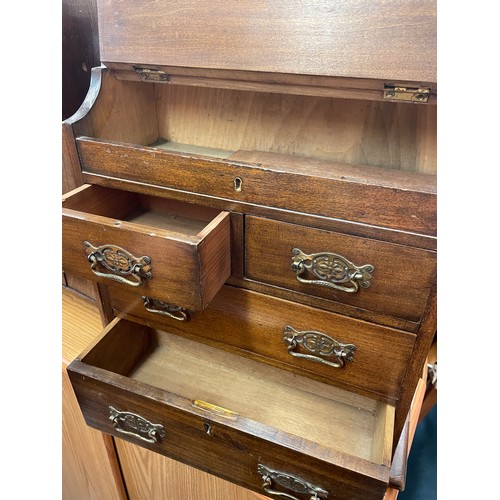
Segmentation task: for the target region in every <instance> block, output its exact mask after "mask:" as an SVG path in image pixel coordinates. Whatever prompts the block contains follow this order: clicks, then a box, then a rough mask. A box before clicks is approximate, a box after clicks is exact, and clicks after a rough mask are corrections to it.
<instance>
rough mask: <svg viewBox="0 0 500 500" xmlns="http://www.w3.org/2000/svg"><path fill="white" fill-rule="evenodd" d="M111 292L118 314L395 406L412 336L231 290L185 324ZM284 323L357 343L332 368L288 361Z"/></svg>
mask: <svg viewBox="0 0 500 500" xmlns="http://www.w3.org/2000/svg"><path fill="white" fill-rule="evenodd" d="M109 294H110V299H111V304H112V305H113V307H114V309H115V312H116V314H117V315H119V316H120V317H126V318H128V319H131V320H136V321H138V322H140V323H144V324H147V325H149V326H151V327H154V328H158V329H165V330H166V331H168V332H171V333H176V334H178V335H182V336H186V337H187V338H190V339H192V340H198V341H201V342H206V343H208V344H209V345H213V346H215V347H218V348H220V349H224V350H227V351H229V352H234V353H237V354H241V355H243V356H245V357H249V358H252V359H256V360H258V361H260V362H263V363H267V364H270V365H271V366H276V367H278V368H281V369H285V370H288V371H291V372H294V373H297V374H302V375H305V376H308V377H315V378H316V379H318V380H320V381H322V382H325V383H328V384H332V385H336V386H337V387H341V388H344V389H348V390H350V391H353V392H357V393H360V394H363V395H370V397H373V398H376V399H380V400H383V401H388V400H389V401H390V400H392V401H393V402H395V401H396V400H397V398H398V397H399V394H400V391H401V380H402V378H403V376H404V374H405V372H406V369H407V365H408V363H409V361H410V357H411V354H412V349H413V344H414V341H415V336H414V335H412V334H408V333H405V332H402V331H399V330H395V329H392V328H384V327H380V326H377V325H374V324H373V323H367V322H364V321H357V320H355V319H352V318H348V317H345V316H341V315H337V314H332V313H329V312H326V311H321V310H318V309H315V308H312V307H307V306H304V305H301V304H297V303H293V302H290V301H286V300H280V299H277V298H274V297H271V296H267V295H263V294H260V293H255V292H250V291H247V290H243V289H241V288H235V287H229V286H224V287H223V288H222V289H221V291H220V292H219V293H218V294H217V296H216V297H215V298H214V300H213V301H212V302H211V304H210V305H209V306H208V307H207V308H206V309H205V310H204V311H203V313H195V314H193V315H192V316H191V318H190V319H189V320H188V321H186V322H181V321H177V320H174V319H171V318H168V317H165V316H161V315H159V314H155V313H151V312H149V311H147V310H146V309H145V307H144V304H143V302H142V300H141V298H140V297H138V296H137V295H136V294H134V292H131V291H127V290H123V289H120V288H118V287H114V286H110V287H109ZM287 325H291V326H292V327H293V328H295V329H296V330H299V331H303V330H312V331H319V332H322V333H324V334H326V335H329V336H330V337H333V338H335V339H337V340H339V341H342V342H346V343H353V344H355V345H356V354H355V355H354V361H353V362H352V363H346V366H345V367H344V368H333V367H331V366H327V365H324V364H321V363H315V362H312V361H311V360H307V359H301V358H297V357H293V356H291V355H290V354H289V353H288V351H287V345H286V344H285V342H284V341H283V335H284V329H285V326H287ZM297 351H298V352H301V353H306V352H307V351H306V350H304V349H297ZM389 353H390V355H389ZM325 359H326V358H325ZM332 359H334V358H332Z"/></svg>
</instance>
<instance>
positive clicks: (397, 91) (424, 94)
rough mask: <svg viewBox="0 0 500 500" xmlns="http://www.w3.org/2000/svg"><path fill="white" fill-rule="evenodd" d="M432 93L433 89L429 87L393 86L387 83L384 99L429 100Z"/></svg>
mask: <svg viewBox="0 0 500 500" xmlns="http://www.w3.org/2000/svg"><path fill="white" fill-rule="evenodd" d="M430 93H431V89H427V88H409V87H393V86H390V85H386V86H385V87H384V101H411V102H427V101H428V100H429V95H430Z"/></svg>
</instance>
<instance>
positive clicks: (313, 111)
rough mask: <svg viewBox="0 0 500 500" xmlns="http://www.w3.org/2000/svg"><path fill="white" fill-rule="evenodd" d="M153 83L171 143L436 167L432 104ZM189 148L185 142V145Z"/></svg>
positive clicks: (427, 169)
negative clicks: (382, 101)
mask: <svg viewBox="0 0 500 500" xmlns="http://www.w3.org/2000/svg"><path fill="white" fill-rule="evenodd" d="M155 87H156V96H157V102H158V105H157V111H158V123H159V134H160V137H162V138H164V139H167V140H168V141H172V142H174V146H175V149H176V150H179V149H180V148H181V144H186V145H195V146H196V147H198V148H214V149H216V150H217V151H219V150H223V151H238V150H249V151H265V152H272V153H281V154H287V155H293V156H300V157H308V158H316V159H323V160H333V161H338V162H343V163H349V164H354V165H370V166H378V167H385V168H391V169H401V170H406V171H412V172H421V173H435V171H436V154H437V153H436V143H435V134H436V107H435V106H418V105H413V106H412V105H408V104H407V103H380V102H375V101H366V100H364V101H361V100H345V99H333V98H327V97H313V96H300V95H287V94H271V93H265V92H242V91H237V90H229V89H214V88H201V87H191V86H182V85H161V84H158V85H156V86H155ZM100 138H101V137H100ZM190 150H191V151H192V148H191V147H190V146H188V147H186V149H185V151H186V152H189V151H190Z"/></svg>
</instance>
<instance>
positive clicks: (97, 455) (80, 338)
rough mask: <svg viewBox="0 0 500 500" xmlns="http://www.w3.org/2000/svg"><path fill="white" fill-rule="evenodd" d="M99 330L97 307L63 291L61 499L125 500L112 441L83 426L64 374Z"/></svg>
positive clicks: (99, 322)
mask: <svg viewBox="0 0 500 500" xmlns="http://www.w3.org/2000/svg"><path fill="white" fill-rule="evenodd" d="M101 329H102V326H101V319H100V315H99V311H98V309H97V307H95V306H94V305H92V304H91V303H90V302H88V301H86V300H83V299H82V298H80V297H77V296H76V295H75V294H73V293H71V292H68V291H63V317H62V347H63V348H62V498H63V499H64V500H81V499H86V500H103V499H106V500H115V499H116V500H125V499H126V498H127V496H126V493H125V488H124V486H123V482H122V479H121V474H120V471H119V466H118V461H117V458H116V455H115V451H114V446H113V441H112V438H111V437H110V436H107V435H105V434H103V433H101V432H99V431H96V430H94V429H91V428H90V427H88V426H87V425H86V424H85V421H84V419H83V416H82V413H81V411H80V407H79V406H78V402H77V401H76V398H75V395H74V393H73V389H72V387H71V383H70V381H69V378H68V374H67V372H66V367H67V365H68V362H69V361H71V360H72V359H73V358H74V357H76V356H77V355H78V354H79V353H80V351H81V350H83V349H84V347H86V345H87V343H88V342H90V341H91V340H92V339H93V338H94V337H96V336H97V335H98V334H99V333H100V331H101Z"/></svg>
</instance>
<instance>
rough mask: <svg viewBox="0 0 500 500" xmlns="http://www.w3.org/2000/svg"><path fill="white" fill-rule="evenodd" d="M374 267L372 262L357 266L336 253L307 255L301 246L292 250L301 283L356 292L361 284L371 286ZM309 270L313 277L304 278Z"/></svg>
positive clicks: (294, 268) (294, 266)
mask: <svg viewBox="0 0 500 500" xmlns="http://www.w3.org/2000/svg"><path fill="white" fill-rule="evenodd" d="M374 269H375V268H374V267H373V266H372V265H371V264H366V265H364V266H356V265H354V264H353V263H352V262H350V261H348V260H347V259H346V258H345V257H342V255H337V254H335V253H313V254H311V255H307V254H305V253H304V252H302V250H300V249H299V248H294V249H293V250H292V270H293V271H295V274H296V278H297V280H298V281H300V282H301V283H307V284H310V285H320V286H326V287H328V288H335V289H336V290H342V291H343V292H347V293H355V292H357V291H358V290H359V287H360V286H361V287H362V288H368V287H369V286H370V280H371V278H372V275H371V273H372V272H373V271H374ZM307 271H309V273H310V274H312V275H313V278H312V279H308V278H304V274H305V273H306V272H307ZM314 277H315V278H318V279H314Z"/></svg>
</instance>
